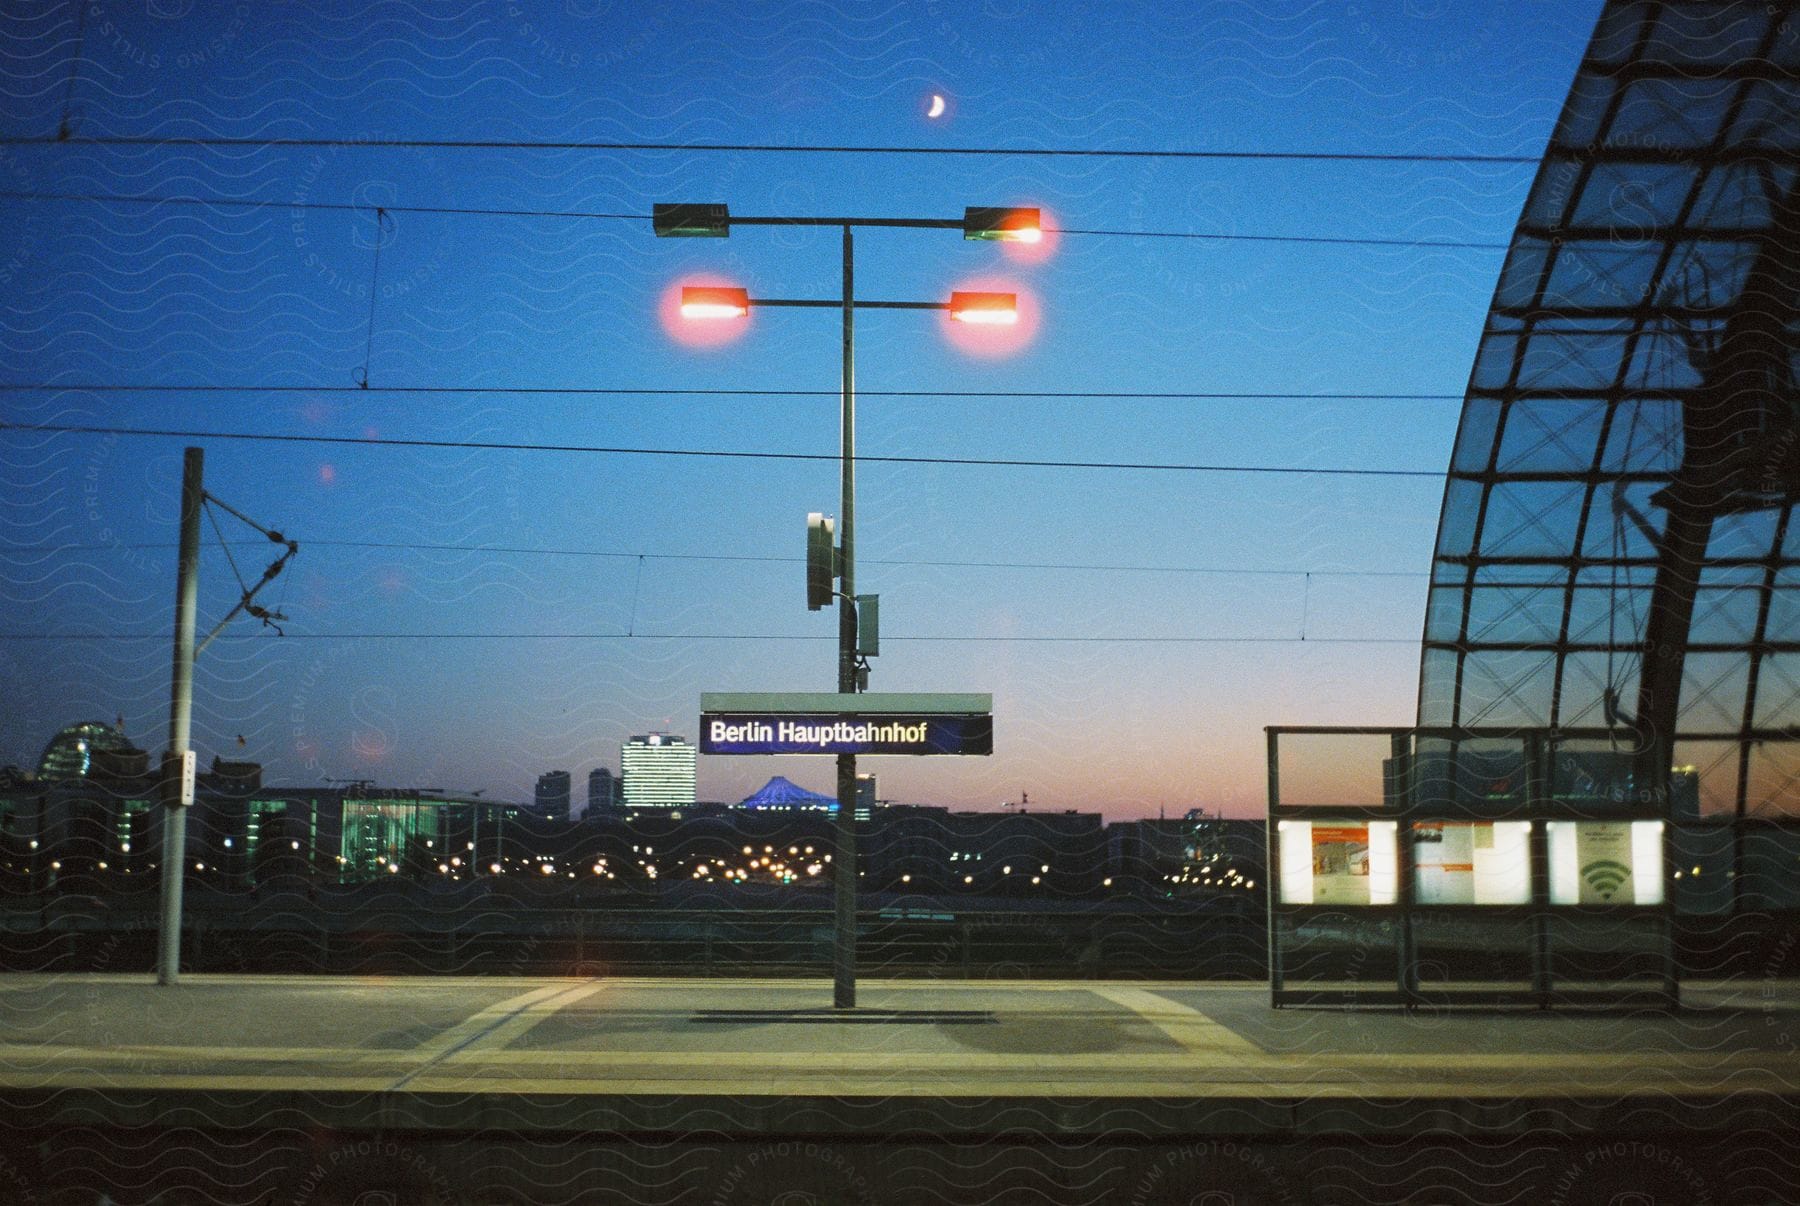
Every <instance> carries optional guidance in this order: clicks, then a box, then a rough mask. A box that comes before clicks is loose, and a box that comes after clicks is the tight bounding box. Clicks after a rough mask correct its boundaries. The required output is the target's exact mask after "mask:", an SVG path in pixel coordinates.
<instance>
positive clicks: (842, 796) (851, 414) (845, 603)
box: [832, 225, 856, 1009]
mask: <svg viewBox="0 0 1800 1206" xmlns="http://www.w3.org/2000/svg"><path fill="white" fill-rule="evenodd" d="M855 334H856V288H855V279H854V260H853V258H852V254H851V242H850V227H849V226H847V225H846V226H845V227H844V380H843V390H844V415H843V433H844V451H843V470H844V482H843V498H842V499H841V500H840V511H841V513H842V526H841V527H840V528H839V529H838V531H839V533H840V540H841V541H842V544H841V546H840V548H841V556H842V558H843V564H842V565H841V566H840V567H839V568H840V570H841V573H840V578H841V582H840V584H839V589H840V590H841V591H842V592H843V593H842V594H841V595H839V596H838V684H837V689H838V692H839V694H842V695H848V694H851V693H853V692H854V691H855V690H856V602H855V600H856V352H855V348H854V346H853V344H854V339H855ZM837 798H838V809H837V871H836V872H835V874H834V876H833V878H834V880H835V892H836V905H837V909H836V913H837V916H836V925H835V930H836V933H835V941H834V943H833V949H832V973H833V976H832V980H833V982H832V1004H833V1005H834V1006H835V1007H836V1008H838V1009H854V1008H855V1007H856V755H855V754H839V755H838V759H837Z"/></svg>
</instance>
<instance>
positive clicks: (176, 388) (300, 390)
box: [0, 381, 1463, 402]
mask: <svg viewBox="0 0 1800 1206" xmlns="http://www.w3.org/2000/svg"><path fill="white" fill-rule="evenodd" d="M0 393H30V394H64V393H83V394H361V395H367V394H446V395H466V394H505V395H506V396H508V397H529V396H532V395H540V394H541V395H545V396H550V397H559V396H568V397H582V396H593V397H621V398H647V397H670V398H704V397H720V398H836V397H840V396H841V394H842V391H841V390H836V389H788V388H781V387H775V386H770V387H766V388H721V389H704V388H696V387H692V386H683V387H675V388H671V387H669V386H661V385H606V386H590V385H367V386H364V385H258V384H236V383H217V382H212V383H208V382H191V383H184V382H179V381H177V382H166V383H165V382H105V381H95V382H75V381H70V382H55V381H12V382H6V381H0ZM856 396H857V397H859V398H1019V399H1027V398H1029V399H1039V398H1049V399H1069V400H1072V401H1151V402H1180V401H1243V402H1264V401H1268V402H1279V401H1292V402H1461V401H1462V400H1463V395H1462V394H1451V393H1404V392H1394V391H1375V392H1368V391H1364V392H1360V393H1346V392H1342V391H1323V390H1312V391H1308V390H1068V389H1051V390H1042V389H858V390H857V391H856Z"/></svg>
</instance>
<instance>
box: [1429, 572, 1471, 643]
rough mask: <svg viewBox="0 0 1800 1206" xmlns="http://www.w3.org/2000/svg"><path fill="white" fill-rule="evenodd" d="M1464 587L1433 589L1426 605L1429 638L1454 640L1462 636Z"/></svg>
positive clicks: (1439, 587)
mask: <svg viewBox="0 0 1800 1206" xmlns="http://www.w3.org/2000/svg"><path fill="white" fill-rule="evenodd" d="M1462 618H1463V588H1462V587H1460V586H1438V587H1433V588H1432V591H1431V601H1430V602H1429V603H1427V604H1426V607H1425V635H1426V639H1428V640H1438V641H1454V640H1457V639H1459V638H1460V637H1461V636H1462Z"/></svg>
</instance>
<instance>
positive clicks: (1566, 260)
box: [1544, 240, 1656, 308]
mask: <svg viewBox="0 0 1800 1206" xmlns="http://www.w3.org/2000/svg"><path fill="white" fill-rule="evenodd" d="M1655 267H1656V257H1655V255H1654V254H1646V253H1645V249H1644V248H1642V247H1640V246H1637V245H1635V244H1617V243H1610V242H1595V241H1591V240H1582V241H1578V242H1568V243H1564V244H1563V245H1562V247H1561V248H1560V249H1559V250H1558V252H1557V255H1556V266H1555V267H1554V268H1553V269H1552V270H1551V272H1550V283H1549V285H1548V287H1546V288H1545V290H1544V305H1546V306H1552V307H1569V308H1587V307H1596V306H1598V307H1611V306H1627V307H1634V306H1639V305H1642V304H1643V301H1644V293H1645V291H1646V290H1647V289H1648V288H1649V285H1650V274H1651V272H1652V271H1653V270H1654V269H1655Z"/></svg>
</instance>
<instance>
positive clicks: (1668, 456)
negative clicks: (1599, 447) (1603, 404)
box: [1600, 398, 1681, 473]
mask: <svg viewBox="0 0 1800 1206" xmlns="http://www.w3.org/2000/svg"><path fill="white" fill-rule="evenodd" d="M1680 464H1681V403H1679V402H1675V401H1663V400H1659V399H1644V398H1633V399H1629V400H1626V401H1623V402H1620V403H1619V405H1618V406H1617V407H1616V408H1614V411H1613V420H1612V427H1611V429H1610V430H1609V431H1608V432H1607V435H1606V455H1605V456H1604V457H1602V458H1601V461H1600V467H1601V468H1602V469H1606V470H1608V471H1610V472H1613V473H1618V472H1621V471H1632V472H1659V473H1673V472H1674V471H1675V469H1676V468H1677V467H1678V466H1679V465H1680Z"/></svg>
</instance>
